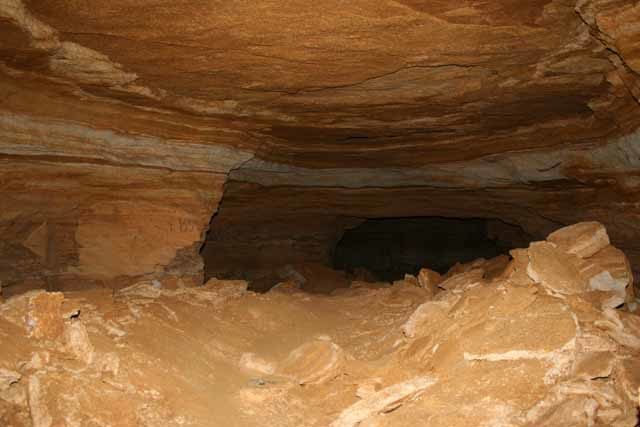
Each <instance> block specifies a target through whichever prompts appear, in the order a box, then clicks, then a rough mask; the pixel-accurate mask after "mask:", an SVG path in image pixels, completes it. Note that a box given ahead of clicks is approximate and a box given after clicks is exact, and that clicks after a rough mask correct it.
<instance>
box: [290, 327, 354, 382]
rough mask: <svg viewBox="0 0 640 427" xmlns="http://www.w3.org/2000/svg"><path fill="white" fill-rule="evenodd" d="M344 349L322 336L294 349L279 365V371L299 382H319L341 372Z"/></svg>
mask: <svg viewBox="0 0 640 427" xmlns="http://www.w3.org/2000/svg"><path fill="white" fill-rule="evenodd" d="M344 360H345V355H344V351H343V350H342V349H341V348H340V346H338V345H337V344H335V343H334V342H332V341H331V340H330V339H325V338H320V339H315V340H313V341H310V342H308V343H306V344H303V345H301V346H300V347H298V348H296V349H295V350H293V351H292V352H291V353H290V354H289V356H288V357H287V358H286V359H285V360H283V361H282V363H281V364H280V365H279V367H278V373H279V374H281V375H285V376H288V377H291V378H293V379H295V381H296V382H298V383H299V384H319V383H323V382H326V381H329V380H331V379H333V378H335V377H336V376H337V375H339V374H340V370H341V368H342V366H343V363H344Z"/></svg>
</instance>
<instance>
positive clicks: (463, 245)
mask: <svg viewBox="0 0 640 427" xmlns="http://www.w3.org/2000/svg"><path fill="white" fill-rule="evenodd" d="M526 239H527V236H526V235H525V233H524V232H523V231H522V229H520V227H518V226H514V225H510V224H507V223H504V222H502V221H500V220H496V219H485V218H444V217H408V218H377V219H367V220H366V221H364V222H363V223H361V224H360V225H358V226H357V227H355V228H352V229H349V230H346V231H345V233H344V234H343V236H342V238H341V239H340V240H339V242H338V243H337V245H336V247H335V250H334V252H333V267H334V268H335V269H338V270H344V271H346V272H349V273H357V272H358V271H361V270H362V269H364V270H366V271H367V272H370V273H373V275H374V276H375V277H376V278H377V279H378V280H383V281H393V280H398V279H401V278H402V277H403V276H404V274H405V273H409V274H417V273H418V271H419V270H420V269H421V268H424V267H427V268H430V269H432V270H435V271H438V272H440V273H445V272H446V271H447V270H448V269H449V268H450V267H451V266H453V265H454V264H455V263H456V262H469V261H473V260H474V259H477V258H492V257H495V256H497V255H500V254H503V253H506V252H508V250H509V249H511V248H513V247H515V246H516V245H518V244H519V243H520V242H519V241H520V240H523V241H526Z"/></svg>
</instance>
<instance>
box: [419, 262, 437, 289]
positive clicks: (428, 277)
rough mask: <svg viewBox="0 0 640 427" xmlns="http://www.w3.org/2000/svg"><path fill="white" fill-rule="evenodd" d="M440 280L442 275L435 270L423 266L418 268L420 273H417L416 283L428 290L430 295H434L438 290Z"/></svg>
mask: <svg viewBox="0 0 640 427" xmlns="http://www.w3.org/2000/svg"><path fill="white" fill-rule="evenodd" d="M441 282H442V276H441V275H440V273H438V272H437V271H433V270H429V269H428V268H423V269H421V270H420V273H418V283H419V284H420V287H421V288H423V289H426V290H427V291H429V292H430V293H431V295H435V294H436V293H437V292H438V285H439V284H440V283H441Z"/></svg>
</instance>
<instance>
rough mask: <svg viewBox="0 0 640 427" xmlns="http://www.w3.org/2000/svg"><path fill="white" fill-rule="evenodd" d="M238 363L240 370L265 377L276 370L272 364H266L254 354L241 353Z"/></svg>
mask: <svg viewBox="0 0 640 427" xmlns="http://www.w3.org/2000/svg"><path fill="white" fill-rule="evenodd" d="M238 363H239V365H240V368H241V369H244V370H247V371H255V372H259V373H261V374H266V375H272V374H273V373H274V372H275V370H276V368H275V366H274V365H273V364H272V363H269V362H267V361H266V360H264V359H263V358H261V357H259V356H257V355H256V354H254V353H242V356H240V361H239V362H238Z"/></svg>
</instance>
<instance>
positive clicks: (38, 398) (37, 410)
mask: <svg viewBox="0 0 640 427" xmlns="http://www.w3.org/2000/svg"><path fill="white" fill-rule="evenodd" d="M28 395H29V412H30V413H31V422H32V423H33V427H50V426H51V425H52V423H53V419H52V418H51V415H50V414H49V408H48V407H47V403H46V399H45V397H44V393H43V390H42V383H41V381H40V376H39V375H37V374H35V375H31V376H30V377H29V385H28Z"/></svg>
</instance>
